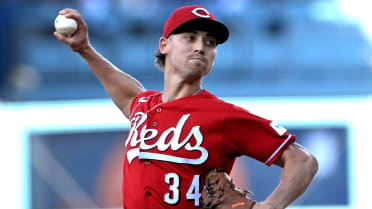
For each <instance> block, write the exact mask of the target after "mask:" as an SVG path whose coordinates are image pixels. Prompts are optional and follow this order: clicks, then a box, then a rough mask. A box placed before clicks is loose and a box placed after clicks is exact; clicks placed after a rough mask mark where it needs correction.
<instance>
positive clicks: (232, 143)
mask: <svg viewBox="0 0 372 209" xmlns="http://www.w3.org/2000/svg"><path fill="white" fill-rule="evenodd" d="M222 138H223V144H224V147H225V148H226V149H227V152H228V153H230V154H233V155H237V156H240V155H246V156H248V157H251V158H254V159H256V160H258V161H261V162H263V163H265V164H266V165H267V166H270V165H271V164H272V163H273V162H274V161H275V160H276V159H277V158H278V157H279V156H280V155H281V154H282V152H283V151H284V150H285V149H286V148H287V146H288V145H289V144H290V143H292V142H294V141H295V138H296V136H295V135H291V134H289V133H288V131H287V130H286V129H285V128H284V127H282V126H280V125H279V124H278V123H276V122H275V121H272V120H268V119H265V118H262V117H260V116H257V115H254V114H252V113H250V112H249V111H247V110H245V109H243V108H240V107H238V106H235V105H232V106H231V108H230V109H229V110H228V111H227V112H226V114H225V117H224V120H223V130H222Z"/></svg>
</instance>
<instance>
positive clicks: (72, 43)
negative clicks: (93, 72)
mask: <svg viewBox="0 0 372 209" xmlns="http://www.w3.org/2000/svg"><path fill="white" fill-rule="evenodd" d="M59 15H64V16H65V17H66V18H72V19H74V20H76V22H77V24H78V27H77V30H76V31H75V32H74V33H72V34H71V35H69V36H64V35H62V34H60V33H58V32H54V36H55V37H56V38H57V39H58V40H59V41H61V42H63V43H65V44H67V45H68V46H69V47H70V48H71V49H72V50H73V51H75V52H81V51H83V50H84V49H86V48H87V47H89V45H90V43H89V38H88V26H87V24H86V23H85V21H84V20H83V18H82V16H81V15H80V13H79V12H78V11H77V10H74V9H68V8H67V9H63V10H61V11H60V12H59Z"/></svg>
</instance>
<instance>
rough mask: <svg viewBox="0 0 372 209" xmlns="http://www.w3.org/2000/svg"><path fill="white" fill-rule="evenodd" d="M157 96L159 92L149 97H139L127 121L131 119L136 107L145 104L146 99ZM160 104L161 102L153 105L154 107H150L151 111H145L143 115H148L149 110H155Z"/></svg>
mask: <svg viewBox="0 0 372 209" xmlns="http://www.w3.org/2000/svg"><path fill="white" fill-rule="evenodd" d="M159 94H161V92H159V93H156V94H151V95H149V96H147V97H141V98H139V99H138V103H137V105H136V106H135V107H134V108H133V111H132V113H131V114H130V116H129V119H131V118H132V116H133V113H134V112H135V110H136V109H137V107H138V106H139V105H140V104H141V103H142V102H147V99H148V98H150V97H153V96H157V95H159ZM161 104H163V103H162V102H161V103H159V104H157V105H155V106H154V107H152V108H151V109H149V110H147V111H146V112H145V114H146V113H148V112H150V111H151V110H153V109H155V108H156V107H157V106H159V105H161Z"/></svg>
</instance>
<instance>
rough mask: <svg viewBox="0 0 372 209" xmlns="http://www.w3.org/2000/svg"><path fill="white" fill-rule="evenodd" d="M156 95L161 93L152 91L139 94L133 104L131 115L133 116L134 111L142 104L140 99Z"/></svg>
mask: <svg viewBox="0 0 372 209" xmlns="http://www.w3.org/2000/svg"><path fill="white" fill-rule="evenodd" d="M154 93H159V92H157V91H152V90H150V91H144V92H141V93H140V94H138V95H137V96H136V97H135V98H134V99H133V102H132V104H131V105H130V114H132V113H133V110H134V109H135V108H136V106H138V105H139V103H140V99H141V98H145V97H147V96H149V95H152V94H154Z"/></svg>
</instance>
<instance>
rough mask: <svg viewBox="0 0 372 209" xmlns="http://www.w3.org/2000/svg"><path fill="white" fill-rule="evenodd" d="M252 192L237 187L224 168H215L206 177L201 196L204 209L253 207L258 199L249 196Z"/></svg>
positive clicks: (247, 208) (249, 208)
mask: <svg viewBox="0 0 372 209" xmlns="http://www.w3.org/2000/svg"><path fill="white" fill-rule="evenodd" d="M248 193H251V192H249V191H247V190H242V189H239V188H237V187H236V186H235V185H234V183H233V182H232V179H231V177H230V176H229V175H228V174H227V173H225V172H224V170H222V169H213V170H211V171H210V172H209V173H208V174H207V176H206V177H205V186H204V188H203V191H202V196H201V208H203V209H227V208H229V209H243V208H244V209H251V208H253V206H254V205H255V204H256V201H254V200H252V199H250V198H249V197H247V194H248Z"/></svg>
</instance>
